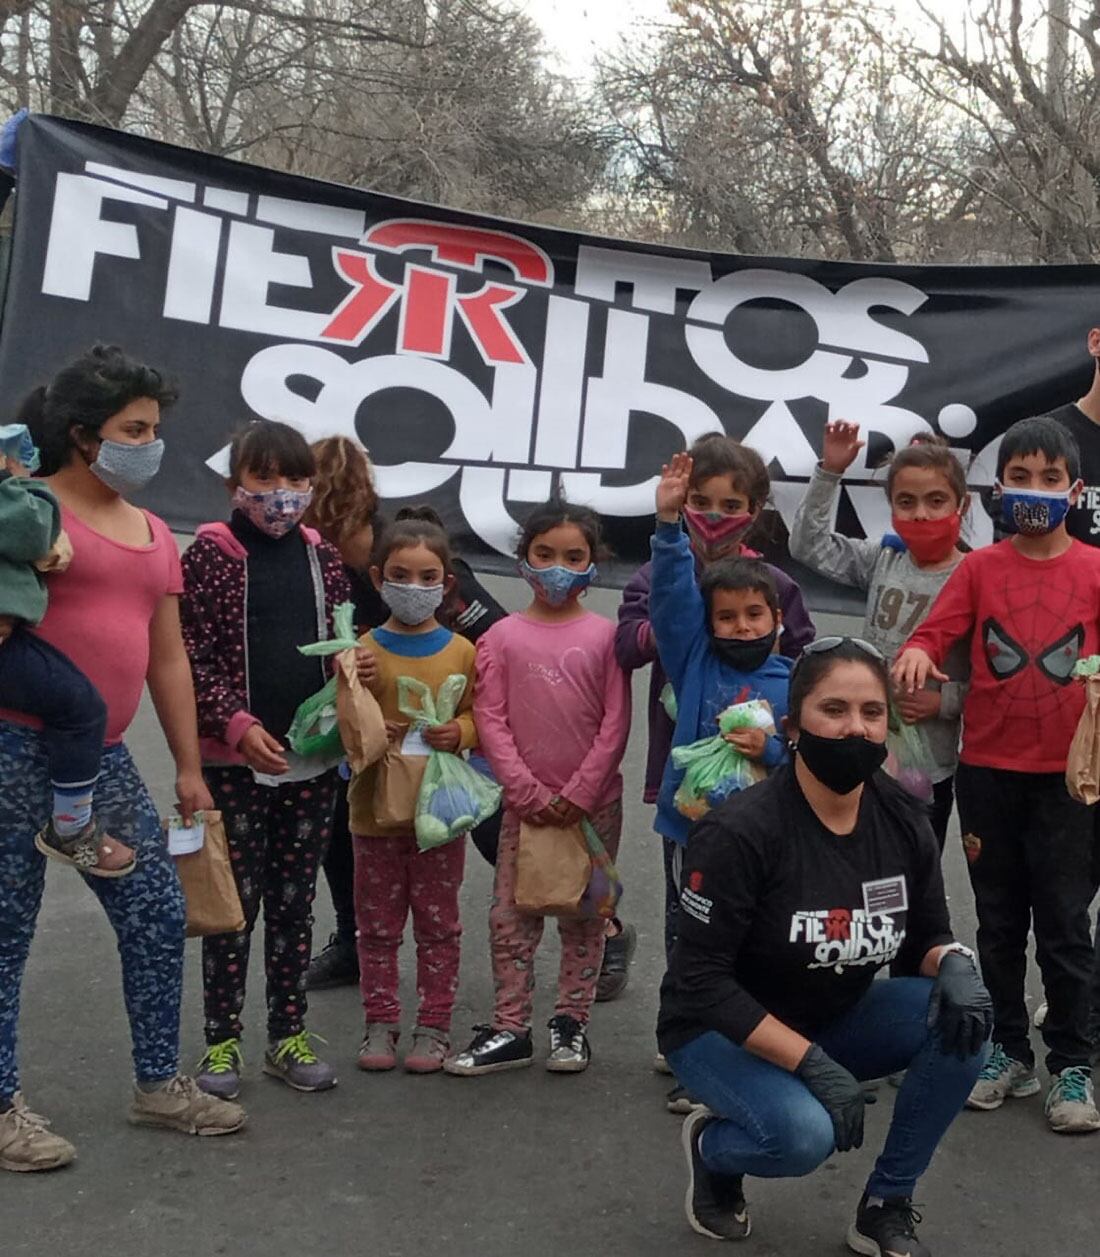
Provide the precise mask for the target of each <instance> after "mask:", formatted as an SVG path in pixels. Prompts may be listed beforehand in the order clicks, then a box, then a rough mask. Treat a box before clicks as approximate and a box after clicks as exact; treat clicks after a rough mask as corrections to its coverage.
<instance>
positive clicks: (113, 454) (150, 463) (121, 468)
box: [88, 437, 164, 494]
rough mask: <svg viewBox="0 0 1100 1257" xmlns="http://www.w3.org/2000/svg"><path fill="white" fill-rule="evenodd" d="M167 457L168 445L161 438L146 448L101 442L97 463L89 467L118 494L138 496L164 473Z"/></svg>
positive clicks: (145, 444)
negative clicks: (160, 472) (159, 474)
mask: <svg viewBox="0 0 1100 1257" xmlns="http://www.w3.org/2000/svg"><path fill="white" fill-rule="evenodd" d="M163 457H164V442H163V441H162V440H160V438H159V437H158V438H157V440H155V441H146V442H144V443H143V444H142V445H129V444H127V443H126V442H125V441H100V443H99V453H98V454H97V455H96V456H95V462H93V463H89V464H88V470H89V471H90V472H91V473H92V475H93V476H95V477H97V479H99V480H102V481H103V483H104V484H105V485H106V486H107V487H108V488H109V489H114V491H115V492H116V493H120V494H127V493H137V491H138V490H139V489H144V488H145V486H146V485H147V484H148V483H149V481H150V480H152V478H153V477H154V476H155V475H156V474H157V472H158V471H160V460H161V459H162V458H163Z"/></svg>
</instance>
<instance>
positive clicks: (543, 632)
mask: <svg viewBox="0 0 1100 1257" xmlns="http://www.w3.org/2000/svg"><path fill="white" fill-rule="evenodd" d="M474 720H475V721H476V723H477V732H478V741H479V742H480V744H481V749H482V751H483V752H484V753H485V757H486V759H488V761H489V763H490V765H491V766H492V769H493V772H494V774H495V775H496V779H497V781H498V782H499V783H500V785H501V786H503V788H504V797H505V801H506V803H507V804H508V806H509V807H510V808H513V809H514V810H516V811H518V812H520V813H521V814H525V813H529V812H534V811H538V810H540V809H541V808H544V807H546V806H547V804H548V803H549V802H550V800H551V798H552V797H553V796H554V795H555V794H562V795H564V796H565V797H566V798H567V799H569V800H570V801H571V802H573V803H575V804H576V805H577V806H578V807H579V808H581V809H582V810H583V811H585V812H590V813H591V812H594V811H596V810H597V809H599V808H601V807H605V806H606V805H607V804H609V803H613V802H614V801H615V800H616V799H618V798H621V796H622V792H623V779H622V775H621V773H620V772H619V764H620V763H621V761H622V758H623V752H624V751H625V750H626V741H627V737H628V736H629V734H630V684H629V682H628V680H627V676H626V673H624V672H623V670H622V669H621V668H620V667H619V665H618V662H617V661H616V659H615V625H614V624H612V623H611V621H610V620H605V619H604V618H603V617H602V616H599V615H595V614H593V613H592V612H590V611H586V612H585V613H584V615H582V616H580V617H579V618H578V619H575V620H566V621H564V622H562V623H558V624H547V623H543V622H542V621H541V620H532V619H530V618H529V617H528V616H526V615H524V614H522V613H518V614H515V615H510V616H508V617H507V619H504V620H501V621H499V623H497V624H494V625H493V627H492V628H491V629H490V630H489V631H488V632H487V633H485V634H484V635H483V636H482V637H481V638H480V639H479V641H478V644H477V686H476V688H475V690H474Z"/></svg>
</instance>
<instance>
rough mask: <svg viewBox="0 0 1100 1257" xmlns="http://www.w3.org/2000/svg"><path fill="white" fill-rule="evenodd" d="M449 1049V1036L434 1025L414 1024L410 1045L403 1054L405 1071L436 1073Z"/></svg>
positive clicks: (410, 1072)
mask: <svg viewBox="0 0 1100 1257" xmlns="http://www.w3.org/2000/svg"><path fill="white" fill-rule="evenodd" d="M450 1050H451V1037H450V1035H449V1034H447V1032H446V1031H445V1030H437V1029H436V1028H435V1027H434V1026H414V1027H413V1041H412V1047H411V1048H409V1050H408V1052H407V1053H406V1055H405V1072H406V1073H409V1074H438V1073H439V1071H440V1070H441V1069H442V1068H443V1062H444V1061H445V1060H446V1059H447V1056H448V1054H449V1053H450Z"/></svg>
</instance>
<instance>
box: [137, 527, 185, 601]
mask: <svg viewBox="0 0 1100 1257" xmlns="http://www.w3.org/2000/svg"><path fill="white" fill-rule="evenodd" d="M145 515H146V518H147V519H148V520H149V527H150V529H151V530H152V532H153V536H154V537H155V538H156V539H157V540H158V541H160V542H161V543H162V544H163V545H164V552H165V555H166V557H167V559H168V583H167V585H165V588H164V592H165V593H166V594H182V593H183V568H182V567H181V566H180V550H179V546H177V545H176V539H175V537H173V536H172V530H171V529H170V528H169V527H168V525H167V524H166V523H165V522H164V520H163V519H161V518H160V516H159V515H153V514H152V513H151V512H149V511H146V512H145Z"/></svg>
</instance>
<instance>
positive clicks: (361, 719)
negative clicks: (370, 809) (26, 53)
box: [336, 650, 388, 773]
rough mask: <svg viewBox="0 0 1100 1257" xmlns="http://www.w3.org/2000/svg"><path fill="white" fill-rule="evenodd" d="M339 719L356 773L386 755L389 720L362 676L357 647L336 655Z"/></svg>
mask: <svg viewBox="0 0 1100 1257" xmlns="http://www.w3.org/2000/svg"><path fill="white" fill-rule="evenodd" d="M336 723H337V725H338V726H339V729H340V741H341V742H343V744H344V750H345V751H346V752H347V756H348V764H349V765H350V766H351V771H352V772H353V773H361V772H363V770H364V769H366V768H369V767H370V765H371V764H374V763H377V761H378V760H380V759H381V758H382V756H383V755H385V753H386V746H387V745H388V742H387V739H386V721H385V718H384V717H383V715H382V708H381V707H379V706H378V700H377V699H376V698H375V697H374V695H373V694H372V693H371V692H370V690H368V689H367V688H366V686H365V685H364V684H363V683H362V681H360V680H359V673H358V672H357V671H356V668H355V651H354V650H344V651H341V652H340V654H338V655H337V656H336Z"/></svg>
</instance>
